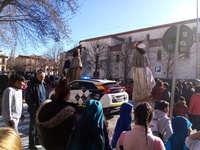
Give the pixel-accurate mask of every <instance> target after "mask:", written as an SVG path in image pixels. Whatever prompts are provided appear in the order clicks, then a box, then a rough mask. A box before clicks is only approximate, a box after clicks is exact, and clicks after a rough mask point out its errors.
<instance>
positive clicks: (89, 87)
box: [80, 82, 97, 90]
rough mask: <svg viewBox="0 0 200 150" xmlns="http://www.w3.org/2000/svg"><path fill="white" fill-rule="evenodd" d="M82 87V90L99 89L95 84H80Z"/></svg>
mask: <svg viewBox="0 0 200 150" xmlns="http://www.w3.org/2000/svg"><path fill="white" fill-rule="evenodd" d="M80 87H81V89H82V90H89V89H97V88H96V86H95V85H94V84H93V83H89V82H80Z"/></svg>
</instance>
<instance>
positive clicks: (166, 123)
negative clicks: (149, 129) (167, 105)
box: [155, 109, 173, 142]
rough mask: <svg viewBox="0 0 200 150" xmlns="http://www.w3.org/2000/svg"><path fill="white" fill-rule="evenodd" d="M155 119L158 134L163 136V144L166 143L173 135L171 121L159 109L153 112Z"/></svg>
mask: <svg viewBox="0 0 200 150" xmlns="http://www.w3.org/2000/svg"><path fill="white" fill-rule="evenodd" d="M155 118H156V119H157V120H158V132H159V133H161V134H162V135H163V137H162V140H163V142H166V141H167V140H168V138H169V137H170V136H171V135H172V133H173V130H172V124H171V120H170V118H169V117H168V116H167V114H166V113H165V112H163V111H161V110H159V109H157V110H155Z"/></svg>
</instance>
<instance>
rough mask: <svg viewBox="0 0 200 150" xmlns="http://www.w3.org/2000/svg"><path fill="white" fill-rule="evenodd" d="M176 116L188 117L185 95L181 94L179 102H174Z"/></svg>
mask: <svg viewBox="0 0 200 150" xmlns="http://www.w3.org/2000/svg"><path fill="white" fill-rule="evenodd" d="M173 112H174V117H176V116H183V117H186V118H188V116H187V112H188V107H187V105H186V101H185V98H184V97H183V96H180V97H179V99H178V102H176V103H175V104H174V111H173Z"/></svg>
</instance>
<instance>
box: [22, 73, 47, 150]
mask: <svg viewBox="0 0 200 150" xmlns="http://www.w3.org/2000/svg"><path fill="white" fill-rule="evenodd" d="M44 79H45V73H44V71H43V70H39V71H38V72H37V76H36V78H34V79H32V80H31V81H30V82H29V83H28V87H27V89H26V94H25V100H26V103H27V104H28V112H29V114H30V124H29V149H31V150H37V147H36V146H35V145H36V144H37V130H36V121H35V117H36V111H37V110H38V108H39V106H40V105H41V104H42V103H43V102H44V101H45V100H46V99H47V98H48V92H47V87H46V84H45V83H44Z"/></svg>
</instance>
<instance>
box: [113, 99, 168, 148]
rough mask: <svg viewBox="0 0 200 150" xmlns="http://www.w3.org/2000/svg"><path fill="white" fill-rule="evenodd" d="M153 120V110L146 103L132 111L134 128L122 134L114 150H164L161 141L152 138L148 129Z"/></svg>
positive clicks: (154, 137) (157, 138)
mask: <svg viewBox="0 0 200 150" xmlns="http://www.w3.org/2000/svg"><path fill="white" fill-rule="evenodd" d="M152 118H153V108H152V107H151V105H150V104H149V103H147V102H144V103H141V104H139V105H138V106H137V107H136V108H135V110H134V124H135V125H134V126H133V129H132V130H131V131H127V132H122V134H121V135H120V138H119V139H118V142H117V147H116V150H123V149H125V150H165V147H164V144H163V142H162V140H161V139H160V138H159V137H157V136H154V135H153V134H152V132H151V129H150V128H149V126H150V122H151V121H152Z"/></svg>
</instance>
